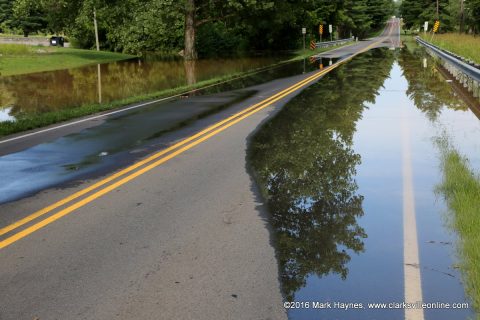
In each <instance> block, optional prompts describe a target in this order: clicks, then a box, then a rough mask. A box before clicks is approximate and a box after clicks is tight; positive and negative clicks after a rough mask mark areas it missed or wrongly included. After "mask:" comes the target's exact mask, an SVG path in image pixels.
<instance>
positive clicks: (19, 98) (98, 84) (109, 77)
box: [0, 56, 286, 121]
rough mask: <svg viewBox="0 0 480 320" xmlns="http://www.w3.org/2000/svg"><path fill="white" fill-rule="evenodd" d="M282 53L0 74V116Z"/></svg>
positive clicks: (178, 81) (111, 97)
mask: <svg viewBox="0 0 480 320" xmlns="http://www.w3.org/2000/svg"><path fill="white" fill-rule="evenodd" d="M285 58H286V57H285V56H276V57H275V56H274V57H253V58H231V59H216V60H208V59H205V60H199V61H197V62H193V61H189V62H184V61H183V60H179V59H171V60H157V59H155V58H154V57H147V58H146V59H134V60H128V61H119V62H113V63H106V64H100V65H91V66H86V67H81V68H74V69H67V70H58V71H49V72H40V73H32V74H26V75H18V76H8V77H0V121H5V120H13V119H14V118H16V117H21V116H22V115H24V114H26V113H27V114H32V113H39V112H40V113H41V112H48V111H55V110H59V109H65V108H72V107H78V106H81V105H85V104H94V103H109V102H112V101H115V100H119V99H123V98H128V97H133V96H139V95H144V94H149V93H153V92H158V91H162V90H167V89H172V88H176V87H182V86H187V85H192V84H195V83H196V82H200V81H204V80H208V79H212V78H215V77H221V76H225V75H230V74H234V73H238V72H245V71H249V70H254V69H258V68H262V67H265V66H268V65H271V64H273V63H276V62H279V61H281V60H284V59H285Z"/></svg>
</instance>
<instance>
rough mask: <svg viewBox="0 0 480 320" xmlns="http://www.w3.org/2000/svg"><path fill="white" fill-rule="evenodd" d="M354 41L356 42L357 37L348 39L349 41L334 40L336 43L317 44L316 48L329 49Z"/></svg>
mask: <svg viewBox="0 0 480 320" xmlns="http://www.w3.org/2000/svg"><path fill="white" fill-rule="evenodd" d="M354 40H355V37H351V38H347V39H340V40H334V41H325V42H316V43H315V47H316V48H328V47H333V46H337V45H340V44H344V43H347V42H350V41H354Z"/></svg>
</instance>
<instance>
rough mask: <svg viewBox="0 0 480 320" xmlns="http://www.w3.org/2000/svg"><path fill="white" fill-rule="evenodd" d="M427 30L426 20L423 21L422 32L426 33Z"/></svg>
mask: <svg viewBox="0 0 480 320" xmlns="http://www.w3.org/2000/svg"><path fill="white" fill-rule="evenodd" d="M427 31H428V21H425V23H424V24H423V33H424V34H427Z"/></svg>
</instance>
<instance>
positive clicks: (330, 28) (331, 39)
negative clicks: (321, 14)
mask: <svg viewBox="0 0 480 320" xmlns="http://www.w3.org/2000/svg"><path fill="white" fill-rule="evenodd" d="M332 31H333V28H332V25H331V24H329V25H328V32H329V33H330V41H333V34H332Z"/></svg>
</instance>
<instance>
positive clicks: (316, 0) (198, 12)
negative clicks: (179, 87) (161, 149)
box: [0, 0, 394, 59]
mask: <svg viewBox="0 0 480 320" xmlns="http://www.w3.org/2000/svg"><path fill="white" fill-rule="evenodd" d="M94 11H95V12H96V16H97V21H98V28H99V38H100V46H101V48H102V49H104V50H112V51H117V52H127V53H140V52H146V51H161V52H170V53H172V52H175V53H176V52H179V51H180V50H184V51H183V54H184V56H185V58H187V59H195V58H197V57H198V56H211V55H218V54H221V55H225V54H230V53H235V52H242V51H251V50H285V49H294V48H295V49H296V48H298V47H299V45H300V43H301V41H302V40H301V37H302V35H301V28H302V27H305V28H307V35H308V36H309V38H312V39H313V38H314V37H316V38H317V39H318V37H319V35H318V26H319V24H325V25H328V24H332V25H333V26H334V33H335V35H337V36H338V37H348V36H351V35H354V36H358V37H359V38H363V37H366V36H368V35H369V34H371V33H372V32H374V31H377V30H379V29H381V28H383V25H384V22H385V20H386V19H387V18H388V17H389V16H390V15H391V14H393V11H394V1H393V0H338V1H330V0H301V1H291V0H0V29H1V31H2V32H4V33H6V32H16V33H23V34H24V35H25V36H28V35H30V34H33V33H54V34H64V35H66V36H68V37H69V39H71V40H72V41H73V42H74V43H75V45H76V46H78V47H82V48H93V47H94V45H95V36H94V26H93V12H94ZM324 30H325V31H324V32H325V34H324V36H325V37H328V38H329V37H330V35H329V34H328V28H325V29H324Z"/></svg>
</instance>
